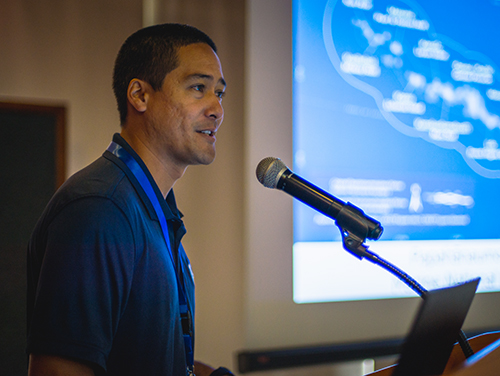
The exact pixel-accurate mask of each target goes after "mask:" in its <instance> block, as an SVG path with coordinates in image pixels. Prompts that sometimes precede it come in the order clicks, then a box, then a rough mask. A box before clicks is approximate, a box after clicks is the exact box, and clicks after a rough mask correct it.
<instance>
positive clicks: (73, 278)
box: [27, 134, 194, 376]
mask: <svg viewBox="0 0 500 376" xmlns="http://www.w3.org/2000/svg"><path fill="white" fill-rule="evenodd" d="M113 141H115V142H116V143H117V144H119V145H120V146H122V147H123V148H124V149H126V150H127V151H128V152H129V154H131V155H132V156H133V158H134V159H135V160H136V161H137V162H138V163H139V165H140V166H141V168H142V169H143V171H144V172H145V174H146V176H147V177H148V179H149V180H150V182H151V185H152V186H153V189H154V191H155V194H156V195H157V196H158V199H159V201H160V204H161V206H162V209H163V212H164V214H165V217H166V219H167V223H168V228H169V233H170V241H171V248H172V251H173V254H174V259H175V263H176V265H175V267H176V268H177V269H178V270H179V271H180V274H181V283H183V284H184V285H185V288H186V292H187V298H188V303H189V308H190V310H191V314H192V317H193V318H194V281H193V278H192V273H191V267H190V264H189V260H188V258H187V256H186V254H185V252H184V249H183V248H182V245H181V238H182V236H183V235H184V234H185V228H184V225H183V223H182V220H181V214H180V212H179V211H178V210H177V206H176V203H175V198H174V194H173V192H172V191H171V192H169V194H168V196H167V199H166V200H165V199H164V198H163V197H162V195H161V192H160V190H159V188H158V186H157V185H156V183H155V182H154V180H153V178H152V176H151V174H150V173H149V171H148V170H147V168H146V166H145V164H144V163H143V162H142V160H141V159H140V158H139V156H138V155H137V154H136V153H135V152H134V150H133V149H132V148H131V147H130V146H129V145H128V144H127V143H126V142H125V140H124V139H123V138H122V137H120V135H118V134H116V135H115V136H114V138H113ZM177 291H178V290H177V281H176V276H175V271H174V264H173V263H172V261H171V259H170V256H169V255H168V249H167V247H166V243H165V240H164V238H163V234H162V231H161V227H160V223H159V220H158V218H157V216H156V213H155V211H154V208H153V206H152V205H151V203H150V201H149V199H148V197H147V196H146V194H145V193H144V191H143V190H142V188H141V186H140V185H139V183H138V181H137V180H136V178H135V177H134V175H133V174H132V173H131V171H130V170H129V169H128V168H127V166H126V165H125V164H124V163H123V162H122V161H121V160H120V159H119V158H117V157H116V156H115V155H114V154H112V153H110V152H108V151H106V152H105V153H104V154H103V156H102V157H101V158H99V159H98V160H96V161H95V162H94V163H92V164H91V165H89V166H88V167H86V168H84V169H83V170H81V171H80V172H78V173H76V174H75V175H73V176H72V177H70V178H69V179H68V180H67V181H66V182H65V183H64V184H63V186H62V187H61V188H60V189H59V190H58V192H57V193H56V194H55V195H54V197H53V198H52V200H51V201H50V202H49V204H48V205H47V208H46V209H45V211H44V213H43V214H42V217H41V218H40V220H39V222H38V223H37V225H36V227H35V230H34V232H33V234H32V237H31V240H30V243H29V247H28V345H27V352H28V353H41V354H51V355H58V356H62V357H69V358H74V359H77V360H80V361H83V362H87V363H89V364H91V365H93V366H94V368H95V371H96V374H98V375H99V374H105V375H123V376H126V375H148V376H154V375H162V376H165V375H176V376H177V375H179V376H181V375H182V376H183V375H185V369H186V359H185V350H184V340H183V336H182V327H181V323H180V313H179V298H178V293H177Z"/></svg>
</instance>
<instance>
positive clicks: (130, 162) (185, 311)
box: [107, 141, 194, 375]
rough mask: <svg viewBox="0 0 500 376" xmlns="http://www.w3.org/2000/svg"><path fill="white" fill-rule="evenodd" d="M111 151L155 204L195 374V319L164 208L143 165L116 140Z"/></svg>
mask: <svg viewBox="0 0 500 376" xmlns="http://www.w3.org/2000/svg"><path fill="white" fill-rule="evenodd" d="M107 150H108V151H109V152H111V153H113V154H114V155H115V156H117V157H118V158H120V160H121V161H122V162H123V163H125V164H126V165H127V167H128V168H129V169H130V171H131V172H132V173H133V174H134V176H135V177H136V179H137V181H138V182H139V184H140V185H141V187H142V189H143V190H144V192H145V193H146V195H147V196H148V198H149V201H150V202H151V204H152V205H153V208H154V210H155V212H156V215H157V216H158V219H159V221H160V226H161V230H162V232H163V237H164V239H165V243H166V245H167V249H168V253H169V255H170V260H171V261H172V265H173V268H174V271H175V277H176V279H177V290H178V295H179V309H180V313H181V324H182V333H183V337H184V349H185V351H186V362H187V374H188V375H190V374H193V368H194V353H193V329H192V328H193V326H192V325H193V319H192V317H191V311H190V310H189V306H188V302H187V298H186V292H185V287H184V284H183V283H181V280H180V278H179V275H178V273H177V267H176V265H175V262H174V257H173V254H172V249H171V246H170V237H169V235H168V227H167V220H166V219H165V214H164V213H163V209H162V208H161V205H160V201H158V196H156V193H155V191H154V189H153V186H152V185H151V182H150V181H149V179H148V177H147V176H146V174H145V173H144V171H143V170H142V168H141V166H140V165H139V163H137V161H136V160H135V159H134V158H133V157H132V156H131V155H130V153H129V152H127V150H125V149H124V148H123V147H121V146H120V145H118V144H117V143H116V142H114V141H111V144H110V145H109V146H108V149H107Z"/></svg>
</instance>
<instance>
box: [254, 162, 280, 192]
mask: <svg viewBox="0 0 500 376" xmlns="http://www.w3.org/2000/svg"><path fill="white" fill-rule="evenodd" d="M286 170H288V167H286V165H285V164H284V163H283V162H282V161H281V159H279V158H275V157H267V158H264V159H263V160H261V161H260V163H259V164H258V166H257V170H256V174H257V180H258V181H259V182H260V183H261V184H262V185H263V186H264V187H266V188H277V187H278V182H279V180H280V178H281V175H283V173H284V172H285V171H286Z"/></svg>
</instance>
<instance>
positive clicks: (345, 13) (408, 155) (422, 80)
mask: <svg viewBox="0 0 500 376" xmlns="http://www.w3.org/2000/svg"><path fill="white" fill-rule="evenodd" d="M499 19H500V2H499V1H494V0H480V1H474V2H457V1H451V0H440V1H429V0H426V1H410V0H407V1H397V0H393V1H387V0H330V1H326V0H325V1H306V0H296V1H295V2H294V94H293V95H294V97H293V104H294V161H293V169H294V172H296V173H297V174H298V175H300V176H302V177H304V178H305V179H307V180H309V181H311V182H313V183H314V184H316V185H318V186H320V187H321V188H323V189H325V190H326V191H328V192H330V193H331V194H333V195H335V196H336V197H339V198H340V199H342V200H344V201H349V202H351V203H353V204H354V205H356V206H358V207H360V208H361V209H363V210H364V211H365V212H366V213H367V214H368V215H370V216H372V217H374V218H375V219H377V220H378V221H380V222H381V224H382V226H383V227H384V234H383V235H382V237H381V239H380V240H379V241H376V242H370V243H368V245H369V247H370V249H371V250H372V251H373V252H375V253H377V254H379V255H380V256H382V257H384V258H386V259H388V260H389V261H391V262H393V263H394V264H396V265H397V266H399V267H400V268H401V269H403V270H404V271H406V272H407V273H409V274H410V275H411V276H412V277H414V278H415V279H416V280H417V281H419V282H420V283H421V284H422V285H424V287H425V288H427V289H433V288H437V287H444V286H449V285H452V284H454V283H456V282H461V281H465V280H468V279H471V278H475V277H478V276H480V277H481V278H482V280H481V283H480V286H479V291H481V292H487V291H500V220H499V215H500V197H499V196H500V147H499V143H500V71H499V63H500V48H499V47H498V46H499V41H500V28H499V27H498V20H499ZM406 296H415V293H413V292H412V291H411V290H410V289H409V288H407V287H406V286H405V285H404V284H403V283H402V282H400V281H399V280H397V279H396V278H395V277H393V276H391V275H390V274H388V272H386V271H384V270H381V269H380V268H379V267H377V266H375V265H373V264H370V263H369V262H367V261H359V260H358V259H356V258H354V257H353V256H351V255H350V254H348V253H347V252H345V251H344V250H343V249H342V246H341V243H340V232H339V231H338V229H337V227H336V226H335V223H334V222H333V221H332V220H330V219H329V218H326V217H324V216H323V215H321V214H319V213H317V212H315V211H313V210H312V209H310V208H308V207H307V206H305V205H303V204H301V203H300V202H294V300H295V302H297V303H312V302H326V301H340V300H360V299H379V298H395V297H406Z"/></svg>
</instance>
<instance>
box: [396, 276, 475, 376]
mask: <svg viewBox="0 0 500 376" xmlns="http://www.w3.org/2000/svg"><path fill="white" fill-rule="evenodd" d="M479 280H480V278H476V279H474V280H471V281H469V282H465V283H462V284H459V285H456V286H453V287H447V288H442V289H437V290H431V291H429V292H428V293H427V295H426V297H425V299H423V301H422V303H421V304H420V307H419V310H418V313H417V316H416V318H415V320H414V322H413V325H412V328H411V330H410V333H409V335H408V336H407V337H406V339H405V342H404V343H403V347H402V348H401V354H400V357H399V361H398V365H397V366H396V368H395V369H394V372H393V374H392V376H427V375H440V374H442V373H443V371H444V369H445V367H446V364H447V363H448V359H449V358H450V355H451V352H452V350H453V345H454V344H455V343H456V342H457V340H458V337H459V333H460V329H461V328H462V325H463V323H464V321H465V317H466V316H467V312H468V311H469V308H470V306H471V304H472V300H473V299H474V295H475V293H476V289H477V286H478V284H479Z"/></svg>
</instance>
